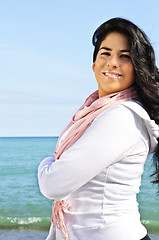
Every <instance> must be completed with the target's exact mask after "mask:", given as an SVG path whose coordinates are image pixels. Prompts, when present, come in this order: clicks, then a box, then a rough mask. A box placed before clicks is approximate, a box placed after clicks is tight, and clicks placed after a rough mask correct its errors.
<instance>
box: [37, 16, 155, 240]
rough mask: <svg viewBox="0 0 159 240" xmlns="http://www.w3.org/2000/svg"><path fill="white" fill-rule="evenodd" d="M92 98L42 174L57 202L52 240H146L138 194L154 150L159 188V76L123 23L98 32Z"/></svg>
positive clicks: (138, 37)
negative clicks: (143, 173)
mask: <svg viewBox="0 0 159 240" xmlns="http://www.w3.org/2000/svg"><path fill="white" fill-rule="evenodd" d="M93 45H94V46H95V49H94V55H93V71H94V73H95V77H96V80H97V83H98V91H96V92H94V93H93V94H91V95H90V96H89V97H88V98H87V99H86V101H85V103H84V105H83V106H82V107H81V108H80V109H79V110H78V111H77V113H76V114H75V115H74V116H73V118H72V121H71V123H70V124H69V126H68V127H67V128H66V129H65V130H64V131H63V132H62V134H61V136H60V137H59V139H58V142H57V146H56V151H55V159H56V161H55V159H54V158H53V157H48V158H46V159H44V160H43V161H42V162H41V164H40V166H39V169H38V179H39V186H40V190H41V192H42V194H43V195H44V196H46V197H47V198H50V199H54V200H55V201H54V207H53V214H52V225H51V228H50V232H49V236H48V238H47V239H50V240H51V239H52V240H53V239H57V240H61V239H69V240H90V239H91V240H140V239H142V240H148V239H150V238H149V237H148V235H147V231H146V229H145V227H144V226H143V225H142V224H141V222H140V214H139V212H138V203H137V202H136V194H137V193H138V192H139V186H140V184H141V174H142V172H143V168H144V164H145V161H146V159H147V156H148V154H149V153H154V162H155V166H156V171H155V173H154V176H155V180H154V183H159V147H158V141H157V139H158V138H159V126H158V124H159V115H158V112H159V73H158V69H157V67H156V65H155V56H154V51H153V48H152V46H151V44H150V42H149V40H148V39H147V37H146V35H145V34H144V32H142V31H141V30H140V29H139V28H138V27H137V26H136V25H134V24H133V23H131V22H130V21H128V20H125V19H122V18H114V19H110V20H109V21H107V22H105V23H103V24H102V25H101V26H100V27H99V28H98V29H97V30H96V31H95V33H94V35H93Z"/></svg>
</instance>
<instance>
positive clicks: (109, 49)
mask: <svg viewBox="0 0 159 240" xmlns="http://www.w3.org/2000/svg"><path fill="white" fill-rule="evenodd" d="M102 49H104V50H107V51H112V49H111V48H108V47H101V48H100V49H99V50H102Z"/></svg>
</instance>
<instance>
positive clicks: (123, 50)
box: [99, 47, 130, 52]
mask: <svg viewBox="0 0 159 240" xmlns="http://www.w3.org/2000/svg"><path fill="white" fill-rule="evenodd" d="M102 49H104V50H107V51H112V49H111V48H108V47H101V48H100V49H99V50H102ZM120 52H130V50H129V49H122V50H120Z"/></svg>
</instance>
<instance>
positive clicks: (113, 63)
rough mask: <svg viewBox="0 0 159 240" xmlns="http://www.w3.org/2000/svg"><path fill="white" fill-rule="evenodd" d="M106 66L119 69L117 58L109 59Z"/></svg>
mask: <svg viewBox="0 0 159 240" xmlns="http://www.w3.org/2000/svg"><path fill="white" fill-rule="evenodd" d="M107 65H108V66H109V67H112V68H117V67H119V59H118V58H117V57H109V59H108V61H107Z"/></svg>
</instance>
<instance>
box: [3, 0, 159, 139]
mask: <svg viewBox="0 0 159 240" xmlns="http://www.w3.org/2000/svg"><path fill="white" fill-rule="evenodd" d="M158 9H159V2H158V0H152V1H147V0H144V1H142V0H141V1H137V0H133V1H128V0H123V1H122V0H120V1H118V0H113V1H107V0H98V1H97V0H79V1H75V0H72V1H71V0H67V1H64V0H63V1H60V0H52V1H51V0H46V1H44V0H43V1H42V0H14V1H13V0H10V1H9V0H6V1H3V0H0V109H1V114H0V137H3V136H58V135H59V133H60V132H61V131H62V130H63V128H64V127H65V126H66V125H67V123H68V122H69V120H70V119H71V117H72V115H73V114H74V112H75V111H76V110H77V109H78V108H79V107H80V105H81V104H82V103H83V101H84V100H85V98H86V97H87V96H88V95H89V94H90V93H91V92H93V91H95V90H96V89H97V84H96V80H95V78H94V75H93V72H92V53H93V46H92V43H91V41H92V34H93V32H94V31H95V30H96V28H97V27H98V26H99V25H100V24H101V23H103V22H104V21H106V20H108V19H109V18H112V17H124V18H127V19H129V20H131V21H133V22H134V23H135V24H137V25H138V26H139V27H141V28H142V29H143V30H144V31H145V32H146V34H147V35H148V36H149V38H150V41H151V43H152V45H153V47H154V49H155V52H156V58H157V62H159V60H158V59H159V14H158Z"/></svg>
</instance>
